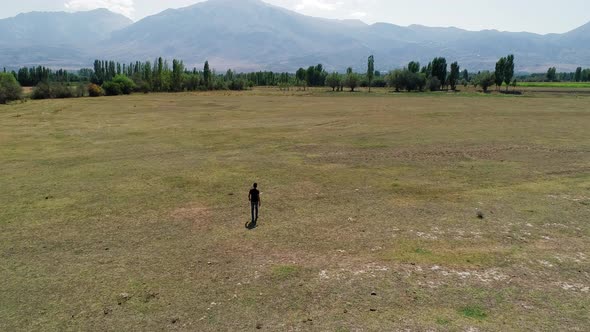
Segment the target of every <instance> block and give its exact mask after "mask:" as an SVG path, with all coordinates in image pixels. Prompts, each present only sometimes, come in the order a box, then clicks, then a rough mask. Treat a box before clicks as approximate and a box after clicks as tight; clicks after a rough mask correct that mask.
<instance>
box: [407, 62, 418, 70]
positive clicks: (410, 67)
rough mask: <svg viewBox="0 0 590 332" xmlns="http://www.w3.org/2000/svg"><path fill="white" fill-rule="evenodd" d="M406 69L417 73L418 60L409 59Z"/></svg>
mask: <svg viewBox="0 0 590 332" xmlns="http://www.w3.org/2000/svg"><path fill="white" fill-rule="evenodd" d="M408 70H409V71H411V72H412V73H417V72H419V71H420V62H416V61H411V62H410V63H408Z"/></svg>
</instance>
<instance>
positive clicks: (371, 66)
mask: <svg viewBox="0 0 590 332" xmlns="http://www.w3.org/2000/svg"><path fill="white" fill-rule="evenodd" d="M373 77H375V57H374V56H372V55H371V56H370V57H369V59H368V63H367V79H368V80H369V93H371V85H373Z"/></svg>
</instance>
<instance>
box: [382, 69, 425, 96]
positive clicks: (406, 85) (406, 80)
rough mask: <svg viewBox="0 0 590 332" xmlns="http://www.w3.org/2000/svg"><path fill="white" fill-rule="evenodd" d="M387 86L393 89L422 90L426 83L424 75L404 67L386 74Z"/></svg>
mask: <svg viewBox="0 0 590 332" xmlns="http://www.w3.org/2000/svg"><path fill="white" fill-rule="evenodd" d="M387 81H388V83H389V86H390V87H392V88H394V89H395V91H397V92H399V91H401V90H406V91H408V92H409V91H415V90H418V91H422V90H423V89H424V86H425V85H426V75H424V74H422V73H414V72H412V71H410V70H408V69H406V68H404V69H397V70H394V71H391V72H390V73H389V75H388V76H387Z"/></svg>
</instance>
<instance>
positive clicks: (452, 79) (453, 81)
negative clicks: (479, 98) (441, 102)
mask: <svg viewBox="0 0 590 332" xmlns="http://www.w3.org/2000/svg"><path fill="white" fill-rule="evenodd" d="M459 75H460V67H459V64H458V63H457V62H453V63H451V73H450V75H449V84H450V85H451V90H453V91H455V90H456V89H457V81H458V80H459Z"/></svg>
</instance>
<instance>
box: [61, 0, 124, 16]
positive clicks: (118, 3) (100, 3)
mask: <svg viewBox="0 0 590 332" xmlns="http://www.w3.org/2000/svg"><path fill="white" fill-rule="evenodd" d="M64 6H65V7H66V8H67V9H70V10H75V11H77V10H92V9H97V8H106V9H108V10H110V11H112V12H115V13H119V14H123V15H125V16H127V17H133V12H134V11H135V7H134V4H133V0H68V1H66V2H65V3H64Z"/></svg>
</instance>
